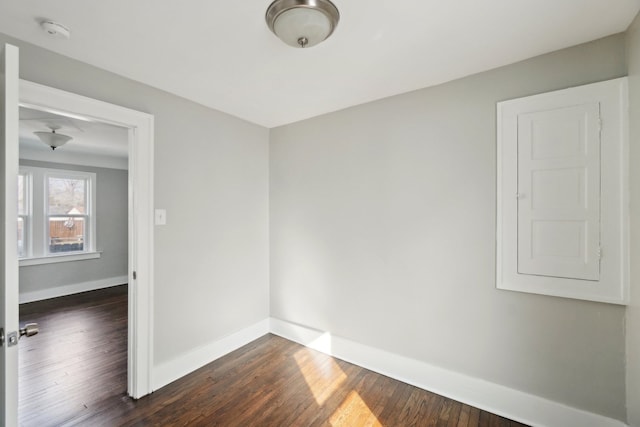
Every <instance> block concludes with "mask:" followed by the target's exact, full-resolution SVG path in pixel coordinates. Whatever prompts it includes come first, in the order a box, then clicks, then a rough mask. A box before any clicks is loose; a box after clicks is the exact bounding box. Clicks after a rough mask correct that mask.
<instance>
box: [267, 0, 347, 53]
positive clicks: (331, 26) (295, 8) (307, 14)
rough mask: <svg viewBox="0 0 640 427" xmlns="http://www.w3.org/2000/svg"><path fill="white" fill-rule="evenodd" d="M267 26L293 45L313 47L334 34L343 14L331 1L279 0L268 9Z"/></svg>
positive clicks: (281, 38)
mask: <svg viewBox="0 0 640 427" xmlns="http://www.w3.org/2000/svg"><path fill="white" fill-rule="evenodd" d="M265 19H266V21H267V25H268V26H269V29H271V31H273V33H274V34H275V35H276V36H278V37H279V38H280V40H282V41H283V42H285V43H286V44H288V45H289V46H293V47H302V48H304V47H311V46H315V45H317V44H318V43H320V42H322V41H324V40H326V38H327V37H329V36H330V35H331V33H333V30H335V28H336V26H337V25H338V21H339V20H340V13H339V12H338V8H336V6H335V5H334V4H333V3H331V2H330V1H329V0H275V1H274V2H273V3H271V5H270V6H269V8H268V9H267V14H266V16H265Z"/></svg>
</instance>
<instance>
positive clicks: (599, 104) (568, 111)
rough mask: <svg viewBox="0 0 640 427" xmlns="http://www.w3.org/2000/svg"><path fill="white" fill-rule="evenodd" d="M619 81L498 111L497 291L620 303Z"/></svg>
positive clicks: (623, 296)
mask: <svg viewBox="0 0 640 427" xmlns="http://www.w3.org/2000/svg"><path fill="white" fill-rule="evenodd" d="M627 91H628V81H627V78H626V77H623V78H619V79H614V80H609V81H604V82H599V83H593V84H588V85H584V86H578V87H574V88H569V89H563V90H558V91H554V92H549V93H543V94H539V95H533V96H528V97H524V98H518V99H512V100H508V101H503V102H499V103H498V104H497V122H498V123H497V188H496V193H497V194H496V195H497V217H496V287H497V288H498V289H505V290H512V291H519V292H529V293H537V294H543V295H553V296H560V297H565V298H576V299H584V300H590V301H600V302H609V303H614V304H627V303H628V300H629V207H628V201H629V195H628V193H629V165H628V158H629V155H628V151H629V141H628V101H627V99H628V94H627Z"/></svg>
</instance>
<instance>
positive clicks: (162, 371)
mask: <svg viewBox="0 0 640 427" xmlns="http://www.w3.org/2000/svg"><path fill="white" fill-rule="evenodd" d="M268 333H269V319H265V320H262V321H261V322H258V323H256V324H254V325H252V326H249V327H248V328H245V329H242V330H241V331H238V332H236V333H234V334H231V335H228V336H226V337H224V338H222V339H219V340H218V341H214V342H212V343H210V344H207V345H205V346H203V347H200V348H197V349H195V350H193V351H190V352H189V353H186V354H183V355H181V356H179V357H177V358H175V359H173V360H170V361H168V362H164V363H161V364H159V365H158V366H156V367H154V369H153V382H152V390H158V389H159V388H161V387H164V386H165V385H167V384H169V383H171V382H173V381H175V380H177V379H178V378H181V377H183V376H185V375H187V374H189V373H191V372H193V371H195V370H196V369H199V368H201V367H203V366H204V365H206V364H208V363H211V362H213V361H214V360H216V359H218V358H220V357H222V356H224V355H226V354H228V353H231V352H232V351H234V350H237V349H239V348H240V347H242V346H244V345H246V344H249V343H250V342H251V341H253V340H256V339H258V338H260V337H262V336H264V335H266V334H268Z"/></svg>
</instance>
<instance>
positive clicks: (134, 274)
mask: <svg viewBox="0 0 640 427" xmlns="http://www.w3.org/2000/svg"><path fill="white" fill-rule="evenodd" d="M137 278H138V275H137V274H136V272H135V271H134V272H133V280H136V279H137Z"/></svg>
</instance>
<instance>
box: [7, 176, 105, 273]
mask: <svg viewBox="0 0 640 427" xmlns="http://www.w3.org/2000/svg"><path fill="white" fill-rule="evenodd" d="M95 182H96V175H95V174H94V173H90V172H80V171H69V170H59V169H44V168H36V167H26V166H25V167H21V168H20V173H19V175H18V255H19V257H20V258H21V259H23V260H34V259H43V258H49V261H45V262H51V261H60V260H61V259H59V258H60V256H63V255H83V254H89V253H91V254H93V253H95V222H96V219H95V216H94V212H95ZM74 259H77V258H74ZM35 263H39V262H35ZM21 265H24V263H22V264H21Z"/></svg>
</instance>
